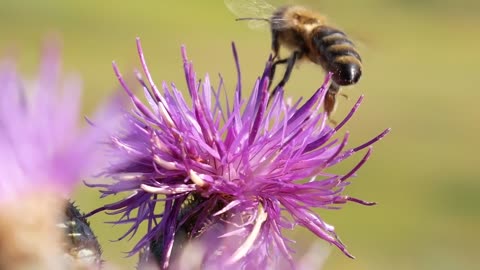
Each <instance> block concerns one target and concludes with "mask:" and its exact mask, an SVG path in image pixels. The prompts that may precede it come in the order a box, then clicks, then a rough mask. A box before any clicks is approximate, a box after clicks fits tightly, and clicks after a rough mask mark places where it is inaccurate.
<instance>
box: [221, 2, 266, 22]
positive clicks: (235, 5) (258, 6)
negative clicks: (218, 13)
mask: <svg viewBox="0 0 480 270" xmlns="http://www.w3.org/2000/svg"><path fill="white" fill-rule="evenodd" d="M224 3H225V6H227V8H228V9H229V10H230V11H231V12H232V13H233V14H235V16H237V19H238V18H260V19H270V17H271V16H272V14H273V12H274V11H275V7H274V6H273V5H271V4H270V3H268V2H267V1H265V0H224ZM248 27H250V28H253V29H259V28H267V27H268V22H267V21H262V20H249V21H248Z"/></svg>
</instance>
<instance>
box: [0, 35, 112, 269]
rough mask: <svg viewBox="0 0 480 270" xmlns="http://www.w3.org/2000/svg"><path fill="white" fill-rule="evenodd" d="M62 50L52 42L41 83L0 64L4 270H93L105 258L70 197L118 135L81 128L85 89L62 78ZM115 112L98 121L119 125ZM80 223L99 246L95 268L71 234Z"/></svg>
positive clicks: (1, 259)
mask: <svg viewBox="0 0 480 270" xmlns="http://www.w3.org/2000/svg"><path fill="white" fill-rule="evenodd" d="M57 45H58V44H57V41H49V42H47V44H46V46H45V50H44V52H43V54H42V56H43V59H42V61H41V65H40V70H39V75H38V78H36V79H35V80H26V79H24V78H23V77H22V76H21V75H20V74H19V73H18V72H17V70H16V67H15V61H13V60H12V59H6V60H2V61H0V91H1V94H2V96H1V97H2V98H1V99H0V153H1V155H0V175H2V177H1V179H0V204H1V207H0V219H1V220H2V222H1V224H0V227H2V229H1V230H0V250H1V252H0V268H2V269H20V268H21V269H65V268H69V267H67V266H68V265H71V267H72V269H74V268H73V265H74V264H75V265H76V264H79V265H84V264H88V265H91V266H93V265H96V264H98V261H99V260H100V247H99V246H98V243H97V242H96V239H95V236H94V235H93V233H92V232H91V231H87V229H86V228H88V224H87V222H86V220H84V219H82V218H81V217H80V216H79V215H80V212H79V211H78V210H77V209H76V208H75V207H73V205H72V204H70V203H69V202H68V200H69V198H70V195H71V193H72V192H73V190H74V188H75V186H76V185H77V184H78V183H79V182H80V181H81V179H82V178H83V177H85V176H88V175H90V174H91V173H92V172H93V171H96V170H97V169H95V168H94V166H95V165H97V162H99V161H100V159H98V158H97V155H96V154H98V153H97V151H96V149H97V148H98V146H99V143H100V142H101V141H104V140H105V139H106V134H107V133H110V132H111V131H108V132H107V130H102V129H99V128H93V127H91V126H89V127H88V129H82V128H80V126H79V125H77V123H78V121H79V120H80V119H79V116H80V115H79V113H80V109H81V106H80V105H81V102H80V100H81V96H80V95H81V90H82V87H81V86H82V85H81V82H80V80H79V78H78V77H77V76H70V77H67V79H65V80H62V74H61V58H60V49H59V47H58V46H57ZM118 105H119V104H118ZM116 107H117V102H114V103H112V104H111V105H110V106H107V107H106V110H105V111H103V112H101V114H100V115H99V116H100V118H99V119H96V120H97V121H98V122H99V123H104V124H105V123H106V121H105V120H106V119H107V118H108V120H109V123H112V122H114V121H112V118H111V117H112V116H114V113H115V110H116V109H115V108H116ZM102 119H103V120H102ZM102 126H104V127H106V125H102ZM109 126H110V124H109ZM72 211H73V212H74V213H73V212H72ZM66 212H67V213H66ZM72 213H73V214H72ZM75 215H76V216H75ZM26 217H27V218H26ZM79 221H81V222H85V224H80V223H79ZM79 226H83V227H82V228H80V229H81V232H87V233H90V235H88V237H90V239H89V240H90V242H94V241H95V243H94V245H95V247H94V248H95V251H97V252H98V254H93V255H92V256H91V257H93V259H95V260H96V261H94V262H93V263H91V262H90V261H88V260H89V259H90V258H87V256H83V257H82V256H81V255H84V254H83V253H82V252H84V251H85V250H86V249H84V248H78V249H76V248H77V247H79V246H80V245H81V244H82V243H80V244H78V245H77V243H74V241H73V240H71V239H72V237H71V235H72V233H77V231H75V232H73V231H69V230H73V229H77V228H79ZM73 227H75V228H73ZM59 228H64V229H65V231H64V230H62V229H59ZM88 230H89V228H88ZM79 231H80V230H79ZM67 233H70V234H69V235H68V238H67V237H66V236H67ZM81 237H84V235H81ZM67 239H68V240H67ZM78 239H80V237H77V239H75V240H78ZM78 242H80V241H78ZM67 250H68V252H67ZM70 251H71V252H70ZM80 253H82V254H80ZM77 255H79V256H77ZM70 257H71V258H70ZM12 258H24V259H20V260H15V259H13V260H12ZM25 258H27V259H25ZM67 258H68V259H67ZM32 265H33V266H32ZM83 267H85V266H83ZM82 269H83V268H82Z"/></svg>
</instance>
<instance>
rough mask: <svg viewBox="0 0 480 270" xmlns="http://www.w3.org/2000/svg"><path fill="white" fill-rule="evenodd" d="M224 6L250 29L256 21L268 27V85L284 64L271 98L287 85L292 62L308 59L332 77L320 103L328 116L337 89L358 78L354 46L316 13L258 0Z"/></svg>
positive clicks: (237, 0)
mask: <svg viewBox="0 0 480 270" xmlns="http://www.w3.org/2000/svg"><path fill="white" fill-rule="evenodd" d="M225 4H226V6H227V7H228V8H229V9H230V10H231V11H232V12H233V13H234V14H236V15H237V16H239V17H240V18H237V20H248V21H250V26H251V27H252V28H256V27H258V23H257V22H261V21H263V22H268V23H269V24H270V31H271V35H272V45H271V46H272V51H273V64H272V68H271V74H270V82H271V81H272V80H273V77H274V75H275V69H276V67H277V65H281V64H285V65H286V69H285V74H284V75H283V78H282V79H281V80H280V82H279V83H278V85H277V86H276V87H275V88H274V89H273V91H272V95H271V97H272V96H274V95H275V93H276V92H277V91H278V89H279V88H280V87H283V86H284V85H285V84H286V83H287V81H288V79H289V78H290V75H291V73H292V70H293V67H294V66H295V63H296V62H297V61H299V60H308V61H310V62H313V63H315V64H317V65H320V66H321V67H322V68H323V69H324V70H325V71H327V72H331V73H332V74H333V75H332V83H331V84H330V86H329V88H328V90H327V94H326V96H325V100H324V108H325V111H326V113H327V115H328V116H329V117H330V116H331V114H332V113H333V111H334V110H335V107H336V96H337V94H338V93H339V90H340V87H341V86H346V85H353V84H355V83H357V82H358V80H359V79H360V76H361V75H362V59H361V57H360V54H359V53H358V51H357V49H356V47H355V45H354V43H353V42H352V41H351V40H350V39H349V38H348V37H347V35H346V34H345V33H344V32H342V31H340V30H338V29H337V28H335V27H333V26H330V25H329V24H328V23H327V20H326V18H325V17H324V16H322V15H320V14H319V13H316V12H314V11H312V10H310V9H307V8H305V7H302V6H296V5H294V6H284V7H280V8H274V7H273V6H272V5H270V4H268V3H267V2H265V1H261V0H225ZM252 15H253V16H252ZM281 46H282V47H285V48H287V49H289V50H290V51H291V52H292V53H291V55H290V56H289V57H287V58H281V57H280V56H279V50H280V47H281Z"/></svg>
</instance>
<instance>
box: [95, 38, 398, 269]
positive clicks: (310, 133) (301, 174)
mask: <svg viewBox="0 0 480 270" xmlns="http://www.w3.org/2000/svg"><path fill="white" fill-rule="evenodd" d="M137 47H138V53H139V55H140V60H141V64H142V68H143V71H144V73H145V77H146V79H144V78H142V76H141V75H140V73H139V72H137V79H138V82H139V84H140V85H141V86H142V87H143V90H144V95H145V98H146V100H147V104H146V105H145V104H143V103H142V102H141V101H140V99H139V98H138V97H137V96H135V95H134V93H133V92H132V90H130V88H129V86H128V85H127V84H126V83H125V81H124V79H123V77H122V76H121V74H120V72H119V70H118V68H117V66H116V65H115V64H114V66H113V67H114V70H115V73H116V75H117V77H118V79H119V81H120V83H121V85H122V86H123V88H124V89H125V91H126V93H127V94H128V96H129V97H130V99H131V101H132V104H133V110H132V112H131V113H128V114H126V115H125V123H124V129H123V131H122V132H120V133H116V134H113V135H112V136H111V141H110V143H111V149H112V151H113V152H114V153H115V156H117V157H119V159H117V160H116V161H115V162H114V163H112V165H111V166H110V167H108V168H107V169H106V170H105V172H104V174H105V175H106V176H109V177H111V178H112V179H113V183H111V184H109V185H92V186H95V187H100V188H102V190H101V192H102V193H103V196H108V195H111V194H117V193H120V192H129V195H128V196H127V197H125V198H123V199H120V200H119V201H117V202H114V203H112V204H108V205H105V206H103V207H101V208H99V209H97V210H94V211H93V212H92V214H93V213H96V212H99V211H103V210H107V211H108V212H109V213H110V214H121V217H120V219H119V221H118V223H131V224H132V225H131V228H130V230H128V231H127V232H126V234H125V235H124V236H123V237H125V236H127V235H128V234H131V233H132V234H133V233H135V232H136V230H137V229H138V226H139V225H140V224H141V223H143V222H146V223H147V225H148V231H147V233H146V235H145V236H144V237H143V238H142V239H141V240H140V241H139V242H138V243H137V245H136V246H135V247H134V249H133V250H132V252H133V253H134V252H137V251H139V250H141V249H142V248H144V247H146V246H149V245H151V244H150V243H151V242H153V243H155V242H157V243H158V242H160V243H159V244H160V246H161V251H160V254H159V255H158V256H159V257H160V258H161V259H160V261H161V263H162V267H163V268H167V267H168V265H169V261H170V258H171V257H172V252H173V251H174V249H175V241H178V239H179V234H184V235H186V236H185V237H187V238H188V239H192V238H198V237H201V236H202V235H203V234H205V235H208V237H207V238H208V239H209V241H210V240H211V239H217V240H219V241H220V240H222V241H226V242H227V244H222V246H221V247H220V246H218V245H217V244H215V245H217V248H216V249H212V250H211V252H210V254H208V255H209V256H210V258H214V257H215V258H220V259H222V260H221V261H222V262H224V263H229V264H231V265H236V266H238V267H240V268H243V267H245V268H247V269H248V267H249V266H255V267H254V268H255V269H263V268H265V267H266V266H271V265H275V263H278V262H279V261H281V260H286V261H289V262H292V257H291V256H292V255H291V254H292V249H291V248H290V247H289V240H288V239H286V237H285V236H284V235H283V233H282V231H283V230H284V229H292V228H294V227H296V226H303V227H305V228H307V229H309V230H310V231H311V232H312V233H314V234H315V235H316V236H318V237H320V238H322V239H324V240H325V241H327V242H329V243H331V244H333V245H335V246H337V247H338V248H339V249H340V250H341V251H342V252H344V253H345V254H346V255H347V256H349V257H352V255H351V254H350V253H349V252H348V251H347V250H346V248H345V246H344V244H342V243H341V242H340V240H339V239H338V238H337V236H336V234H335V232H334V228H333V226H331V225H329V224H327V223H326V222H325V221H324V220H322V218H321V217H320V216H319V215H318V214H316V213H315V212H314V209H316V208H324V209H331V208H336V205H338V204H344V203H346V202H349V201H353V202H356V203H360V204H364V205H372V204H373V203H369V202H366V201H363V200H360V199H357V198H353V197H350V196H348V195H345V194H344V190H345V188H346V186H347V185H348V184H349V179H350V178H351V177H352V176H354V175H355V173H356V171H357V170H358V169H359V168H360V167H361V166H362V165H363V164H364V163H365V161H366V160H367V159H368V157H369V156H370V153H371V147H370V146H371V145H372V144H373V143H374V142H376V141H378V140H380V139H381V138H383V136H384V135H385V134H386V133H387V132H388V130H386V131H384V132H382V133H381V134H380V135H378V136H376V137H374V138H373V139H372V140H370V141H368V142H366V143H364V144H362V145H360V146H357V147H354V148H350V149H347V148H346V144H347V141H348V136H349V135H348V133H347V134H345V135H344V136H343V138H342V139H335V138H334V135H335V134H336V133H337V132H338V131H339V130H340V129H341V128H342V127H343V126H344V124H345V123H346V122H347V121H348V120H349V119H350V118H351V116H352V115H353V114H354V112H355V111H356V110H357V108H358V107H359V105H360V103H361V101H362V99H363V97H361V98H360V99H359V100H358V102H357V103H356V104H355V106H354V107H353V109H352V110H351V111H350V113H349V114H348V115H347V117H346V118H345V119H344V120H343V121H341V123H340V124H339V125H338V126H336V127H330V126H329V125H328V119H327V115H326V114H325V113H324V112H322V110H321V107H322V103H323V98H324V95H325V93H326V90H327V88H328V84H329V82H330V77H331V74H329V75H328V76H327V78H326V80H325V82H324V83H323V85H322V86H321V87H320V88H319V89H318V90H317V91H315V92H314V94H313V95H312V96H311V97H310V98H309V99H308V100H306V101H305V102H303V101H302V100H298V101H297V102H295V103H293V104H290V103H289V102H288V101H287V100H286V99H284V97H283V90H282V89H280V91H277V92H278V94H277V95H276V96H274V97H272V100H271V102H270V103H269V91H268V74H269V73H270V67H271V64H272V63H271V61H269V62H268V63H267V66H266V68H265V71H264V73H263V74H262V75H261V76H260V77H259V78H258V79H257V80H256V82H255V84H254V86H253V91H252V93H251V95H250V96H249V97H247V98H246V99H245V98H244V97H243V90H242V88H243V87H242V83H241V74H240V69H239V61H238V57H237V53H236V50H235V47H233V53H234V58H235V64H236V67H237V74H238V81H237V84H236V88H235V92H234V95H233V99H231V100H230V99H228V97H227V94H226V93H225V92H226V91H225V87H224V84H223V79H222V77H220V83H219V85H218V86H217V87H214V86H213V85H212V84H211V81H210V78H209V77H208V75H207V76H205V78H204V79H203V80H199V79H198V78H197V76H196V74H195V71H194V69H193V66H192V63H191V62H190V61H189V60H188V58H187V54H186V50H185V48H184V47H182V50H181V52H182V57H183V61H184V62H183V66H184V71H185V77H186V81H187V90H188V96H189V97H188V99H186V98H185V97H184V96H183V94H182V92H181V91H180V90H179V89H178V88H177V87H176V86H175V85H174V84H171V85H170V86H169V85H167V84H166V83H163V84H162V85H161V87H160V88H159V87H157V86H156V84H155V83H154V81H153V79H152V77H151V74H150V72H149V70H148V67H147V64H146V62H145V58H144V56H143V51H142V48H141V45H140V41H139V40H137ZM292 87H293V86H292ZM190 100H191V101H190ZM362 149H368V150H367V151H366V154H365V156H364V158H363V159H362V160H361V161H360V163H359V164H358V165H357V166H355V167H354V168H352V169H351V170H350V171H348V172H346V173H345V174H340V175H337V174H332V173H329V172H327V170H328V168H330V167H332V166H333V165H335V164H337V163H339V162H341V161H342V160H344V159H346V158H348V157H350V156H351V155H353V154H354V153H356V152H358V151H360V150H362ZM162 207H164V208H163V211H162V212H161V213H159V208H162ZM134 210H136V211H134ZM212 234H213V235H214V237H212ZM123 237H122V238H123ZM212 248H214V247H212ZM208 260H209V258H206V259H205V261H208Z"/></svg>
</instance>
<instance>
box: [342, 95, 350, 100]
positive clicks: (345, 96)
mask: <svg viewBox="0 0 480 270" xmlns="http://www.w3.org/2000/svg"><path fill="white" fill-rule="evenodd" d="M339 95H340V96H342V97H344V98H345V99H346V100H349V99H350V98H349V97H348V95H347V94H344V93H340V94H339Z"/></svg>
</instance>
